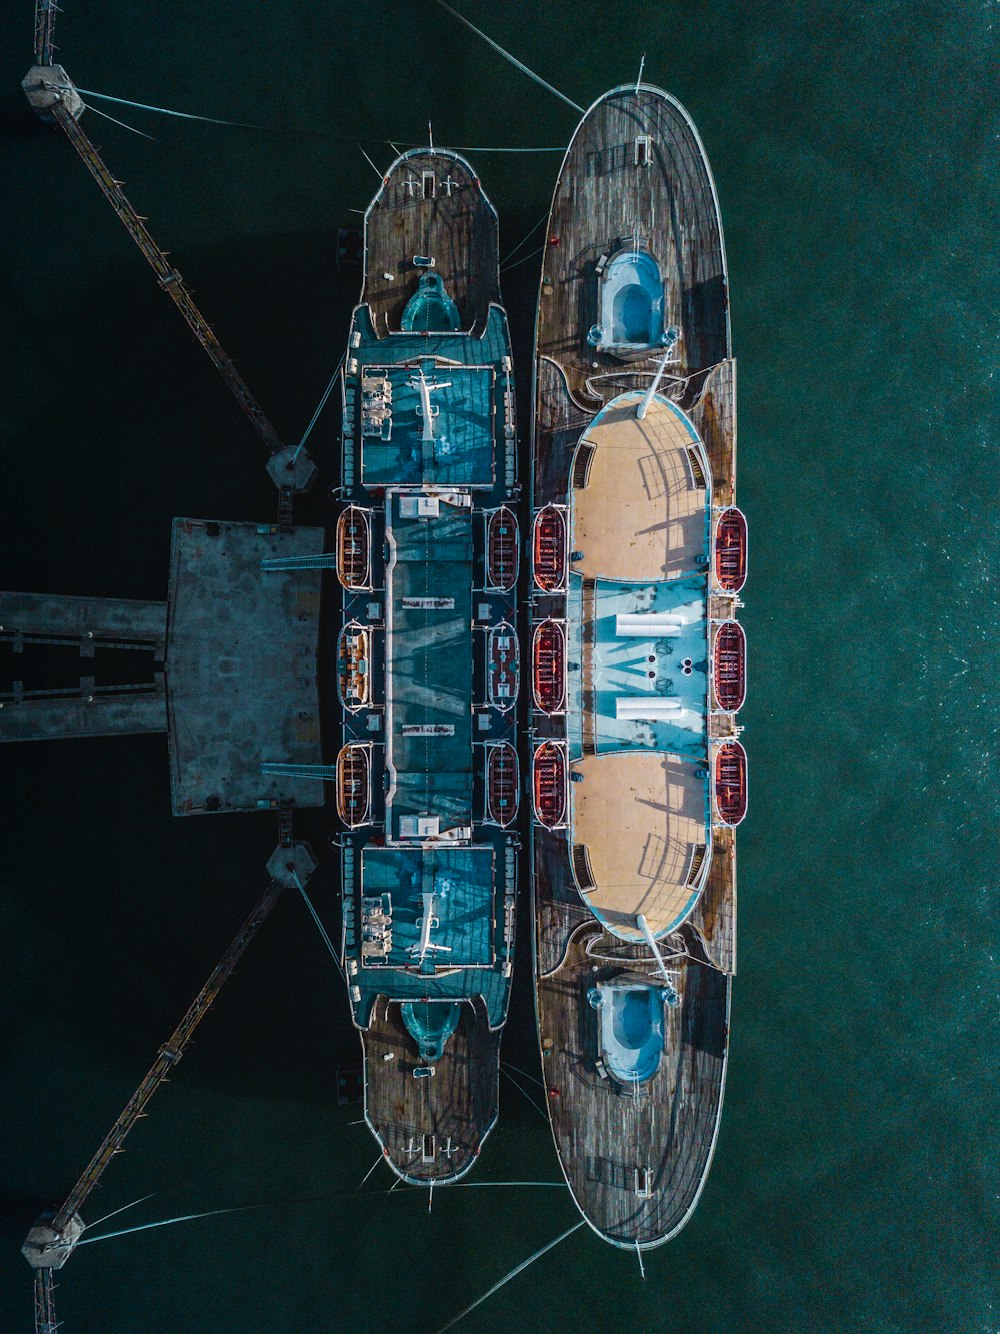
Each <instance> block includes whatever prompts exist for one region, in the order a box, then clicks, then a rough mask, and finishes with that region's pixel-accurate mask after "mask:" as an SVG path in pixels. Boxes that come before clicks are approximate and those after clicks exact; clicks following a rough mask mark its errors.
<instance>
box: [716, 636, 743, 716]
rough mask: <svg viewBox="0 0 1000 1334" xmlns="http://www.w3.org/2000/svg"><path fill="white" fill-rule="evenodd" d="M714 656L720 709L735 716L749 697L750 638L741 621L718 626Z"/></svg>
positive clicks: (717, 697)
mask: <svg viewBox="0 0 1000 1334" xmlns="http://www.w3.org/2000/svg"><path fill="white" fill-rule="evenodd" d="M712 656H713V660H714V661H713V678H714V683H715V698H716V699H717V700H718V702H719V708H720V709H725V710H726V712H727V713H735V712H736V710H737V709H741V708H742V707H743V701H744V700H745V699H746V697H747V637H746V635H745V634H744V633H743V627H742V625H740V623H739V621H724V622H723V623H722V625H720V626H719V628H718V629H717V630H716V632H715V647H714V650H713V655H712Z"/></svg>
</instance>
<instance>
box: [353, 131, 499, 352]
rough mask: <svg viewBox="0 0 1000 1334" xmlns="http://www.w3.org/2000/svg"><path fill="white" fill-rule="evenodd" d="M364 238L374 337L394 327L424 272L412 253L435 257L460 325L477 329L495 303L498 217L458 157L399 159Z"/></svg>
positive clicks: (425, 154)
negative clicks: (430, 185) (430, 191)
mask: <svg viewBox="0 0 1000 1334" xmlns="http://www.w3.org/2000/svg"><path fill="white" fill-rule="evenodd" d="M425 173H432V174H433V175H434V180H435V185H434V197H433V198H430V199H425V198H424V197H423V177H424V174H425ZM449 181H450V182H451V186H450V192H449V185H448V182H449ZM365 239H366V242H367V247H368V255H369V263H368V266H367V268H368V270H370V271H367V272H366V276H365V285H364V290H363V292H362V294H361V300H362V301H367V302H368V304H369V306H370V307H371V313H372V321H373V323H374V326H375V332H376V333H377V334H378V335H379V337H382V336H383V335H385V334H386V333H387V332H390V331H397V330H398V329H399V327H400V320H401V318H402V314H403V308H404V307H405V305H406V303H407V301H408V300H409V299H410V297H411V296H412V295H413V293H414V292H415V291H416V288H417V283H418V281H419V278H420V274H421V273H422V272H426V270H424V269H418V268H415V267H414V264H413V258H414V256H415V255H421V256H424V257H428V258H433V260H434V269H433V272H435V273H438V274H440V275H441V278H442V279H443V281H444V285H445V289H446V291H447V293H448V295H449V296H450V297H451V299H452V300H453V301H454V302H455V305H456V306H457V307H458V312H459V315H460V317H461V327H462V329H463V330H464V331H465V332H466V333H468V332H469V331H470V330H471V329H472V328H473V326H475V327H476V330H477V332H479V333H482V331H483V327H484V325H485V322H486V316H487V314H488V312H489V307H490V302H491V301H497V302H498V301H499V300H500V276H499V269H498V266H497V254H498V251H497V215H496V213H495V212H494V210H493V207H492V205H491V204H490V203H489V201H488V200H487V199H486V197H485V195H484V194H483V193H482V190H481V188H480V185H479V181H478V179H477V177H476V176H475V174H474V173H473V172H472V170H471V168H470V167H469V165H468V163H466V162H465V160H464V159H463V158H460V157H458V156H456V155H455V154H454V153H446V152H436V153H431V152H429V151H424V152H420V153H414V154H411V155H410V156H408V157H405V158H402V159H401V160H400V161H399V162H397V164H396V165H395V167H393V169H392V170H391V171H390V173H389V175H388V176H387V177H386V180H385V185H384V187H383V189H382V191H381V192H380V194H379V196H378V198H377V199H376V200H375V202H374V203H373V204H372V206H371V208H370V210H369V212H368V217H367V221H366V231H365ZM376 256H377V259H376V258H375V257H376ZM386 274H389V275H390V276H389V277H388V278H386V277H385V275H386Z"/></svg>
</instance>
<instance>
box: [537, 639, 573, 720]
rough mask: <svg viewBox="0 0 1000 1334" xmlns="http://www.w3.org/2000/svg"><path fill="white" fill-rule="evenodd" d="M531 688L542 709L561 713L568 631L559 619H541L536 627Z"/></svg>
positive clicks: (563, 701)
mask: <svg viewBox="0 0 1000 1334" xmlns="http://www.w3.org/2000/svg"><path fill="white" fill-rule="evenodd" d="M531 691H532V694H533V695H534V697H535V705H536V707H537V708H539V709H541V710H542V712H543V713H558V712H559V711H560V710H561V709H562V707H563V705H564V704H565V702H566V631H565V629H564V628H563V626H562V624H561V623H560V622H559V621H542V623H541V625H539V626H536V627H535V635H534V638H533V639H532V642H531Z"/></svg>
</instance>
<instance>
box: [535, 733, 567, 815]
mask: <svg viewBox="0 0 1000 1334" xmlns="http://www.w3.org/2000/svg"><path fill="white" fill-rule="evenodd" d="M531 788H532V796H533V797H534V804H535V819H536V820H537V821H538V823H539V824H542V825H544V826H545V827H546V829H555V828H556V827H557V826H558V825H561V824H562V822H563V820H564V819H565V816H566V751H565V748H564V747H563V746H560V745H557V744H556V743H555V742H554V741H545V742H543V743H542V745H540V746H539V747H538V749H537V750H536V751H535V758H534V760H533V762H532V784H531Z"/></svg>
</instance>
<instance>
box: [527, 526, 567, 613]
mask: <svg viewBox="0 0 1000 1334" xmlns="http://www.w3.org/2000/svg"><path fill="white" fill-rule="evenodd" d="M531 549H532V554H533V557H534V559H533V561H532V570H533V573H534V576H535V583H536V584H537V585H538V587H539V588H540V589H541V590H542V592H543V593H552V592H554V591H555V590H556V589H559V588H562V587H563V585H564V584H565V582H566V512H565V510H562V509H560V508H559V506H558V505H546V506H545V508H544V509H540V510H539V511H538V513H537V514H536V515H535V530H534V536H533V539H532V543H531Z"/></svg>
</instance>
